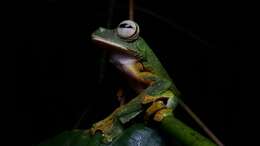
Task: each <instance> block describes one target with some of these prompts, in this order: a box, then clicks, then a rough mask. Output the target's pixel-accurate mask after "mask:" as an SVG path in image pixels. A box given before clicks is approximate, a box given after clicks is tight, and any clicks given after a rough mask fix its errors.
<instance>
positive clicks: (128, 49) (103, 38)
mask: <svg viewBox="0 0 260 146" xmlns="http://www.w3.org/2000/svg"><path fill="white" fill-rule="evenodd" d="M92 40H93V41H94V42H95V43H97V44H99V45H100V46H102V47H103V48H106V49H107V50H109V52H110V54H111V57H110V58H111V59H110V60H111V62H112V63H113V64H115V65H116V66H117V68H118V69H119V70H121V71H122V72H123V73H124V74H125V75H126V77H127V78H128V80H129V82H130V84H131V85H132V87H133V88H135V90H136V91H137V93H138V96H137V97H135V98H133V99H132V100H131V101H130V102H128V103H127V104H125V105H123V106H121V107H119V108H118V109H116V110H115V112H113V113H112V114H111V115H110V116H109V117H108V118H106V119H105V120H103V121H101V122H99V123H98V124H94V125H93V127H92V129H93V132H94V133H95V130H100V129H98V128H96V127H97V125H100V124H101V125H105V126H104V127H110V128H105V130H103V129H102V130H103V135H104V142H111V141H112V140H113V139H114V138H116V137H118V136H119V135H120V134H121V132H122V129H121V127H122V126H120V124H125V123H127V122H128V121H130V120H131V119H133V118H135V117H136V116H137V115H139V114H142V113H144V115H148V116H154V115H156V114H158V113H159V111H160V110H162V109H172V110H174V109H175V108H176V106H177V103H178V98H177V97H179V96H180V92H179V91H178V90H177V88H176V87H175V85H174V83H173V81H172V79H171V78H170V76H169V75H168V73H167V72H166V70H165V69H164V67H163V66H162V64H161V63H160V61H159V59H158V58H157V57H156V55H155V54H154V52H153V51H152V49H150V47H149V46H148V45H147V43H146V42H145V41H144V40H143V39H142V38H141V37H138V38H137V39H136V40H134V41H126V40H124V39H122V38H120V37H119V36H118V35H117V33H116V31H115V30H110V29H106V28H99V29H97V30H96V31H95V32H94V33H93V34H92ZM133 62H134V63H133ZM136 64H139V66H140V65H141V67H136ZM143 85H145V86H143ZM146 97H150V98H149V99H151V100H146V99H147V98H146ZM165 99H166V102H165ZM158 100H161V101H164V102H163V103H164V106H163V108H161V109H160V108H158V110H156V111H153V112H149V111H147V109H145V108H144V106H143V105H144V104H150V103H154V102H156V101H158ZM158 115H159V116H161V117H162V119H160V120H155V121H157V122H159V123H160V126H161V128H162V129H163V130H164V131H165V132H166V133H168V134H170V135H171V136H173V137H175V138H176V139H177V140H178V141H180V142H181V143H182V144H183V145H187V146H214V145H215V144H214V143H212V142H211V141H210V140H208V139H207V138H205V137H203V136H202V135H201V134H199V133H198V132H196V131H194V130H193V129H191V128H189V127H188V126H186V125H185V124H183V123H182V122H181V121H179V120H178V119H176V118H175V117H174V116H173V114H172V112H165V113H163V112H161V113H160V114H158ZM108 119H109V120H111V119H112V124H111V122H107V121H109V120H108ZM154 119H156V118H155V116H154ZM107 123H109V124H107ZM111 125H112V126H111ZM102 130H101V131H102Z"/></svg>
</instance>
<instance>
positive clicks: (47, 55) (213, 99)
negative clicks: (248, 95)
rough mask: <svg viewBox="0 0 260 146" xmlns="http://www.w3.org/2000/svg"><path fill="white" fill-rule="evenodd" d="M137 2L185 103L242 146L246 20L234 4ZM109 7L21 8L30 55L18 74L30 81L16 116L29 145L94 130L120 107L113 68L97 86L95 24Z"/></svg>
mask: <svg viewBox="0 0 260 146" xmlns="http://www.w3.org/2000/svg"><path fill="white" fill-rule="evenodd" d="M136 5H137V7H136V8H137V9H136V10H135V20H136V22H137V23H138V24H139V26H140V29H141V36H142V37H143V38H144V39H145V40H146V42H147V43H148V44H149V45H150V47H151V48H152V49H153V50H154V52H155V53H156V54H157V56H158V57H159V58H160V60H161V62H162V64H163V65H164V66H165V68H166V69H167V71H168V72H169V74H170V75H171V76H172V78H173V80H174V81H175V84H176V86H177V87H178V88H179V90H180V91H181V92H182V94H183V100H184V101H185V102H186V103H187V104H188V105H189V106H190V107H191V108H192V109H193V110H194V112H196V113H197V114H198V115H199V117H200V118H201V119H202V120H203V121H204V122H205V123H206V124H207V125H208V127H210V129H211V130H212V131H213V132H214V133H215V134H216V135H217V136H218V137H219V138H220V139H221V140H222V141H223V143H225V144H226V145H228V146H229V145H230V146H234V145H239V141H238V140H237V136H238V135H239V134H238V133H239V132H238V128H239V124H240V123H239V120H238V119H239V115H240V114H241V98H240V97H239V68H238V67H239V63H238V46H239V39H240V38H239V37H240V35H239V34H240V32H239V31H238V30H239V28H240V25H239V21H238V18H239V14H238V11H237V9H236V5H235V4H234V3H232V4H228V3H226V2H219V1H218V2H217V1H216V2H198V1H189V2H183V3H180V2H178V3H177V2H176V1H170V0H168V1H162V2H160V1H154V2H152V1H145V0H136ZM109 6H110V3H109V1H106V0H95V1H91V2H89V1H86V0H85V1H56V0H49V1H45V2H42V3H40V4H39V3H37V4H36V3H28V5H27V6H26V7H22V10H21V11H20V12H17V15H18V16H19V20H18V21H19V24H20V25H19V26H18V29H19V35H18V36H17V38H19V44H18V51H17V54H19V53H20V52H24V50H26V53H28V54H29V55H30V58H32V59H28V58H25V57H18V58H17V71H22V72H23V73H24V74H26V75H27V76H26V78H25V77H24V76H23V75H22V74H17V77H18V78H23V79H24V82H22V83H21V84H18V88H17V89H18V91H20V90H23V88H22V87H24V88H26V90H23V91H22V92H24V93H26V96H25V97H23V98H17V109H18V113H20V114H19V116H18V117H17V118H19V120H20V121H21V122H20V125H23V126H24V127H26V129H27V130H28V131H31V132H32V137H28V139H29V141H30V142H31V143H33V144H36V143H39V142H40V141H43V140H45V139H47V138H50V137H52V136H54V135H56V134H58V133H60V132H62V131H64V130H70V129H73V128H89V126H90V125H91V124H92V123H93V122H95V121H97V120H100V119H102V118H104V117H105V116H106V115H108V114H109V113H110V112H112V111H113V109H114V108H115V107H116V106H117V102H116V100H115V94H116V90H117V88H118V86H119V85H118V82H119V81H118V78H119V77H120V76H119V75H118V73H117V72H116V70H115V69H114V68H113V66H111V65H107V71H106V72H105V77H104V81H103V82H102V83H101V84H99V82H98V80H99V70H100V69H99V64H100V58H101V55H100V54H101V53H102V52H101V51H100V50H99V48H98V47H96V46H95V45H94V44H92V42H91V41H90V35H91V33H92V32H93V31H94V30H95V29H97V28H98V27H99V26H103V27H106V26H107V23H108V18H109V17H110V16H109ZM127 7H128V1H127V0H125V1H119V0H118V1H116V4H115V8H114V9H113V10H114V11H113V16H112V17H111V27H112V28H114V27H116V25H117V24H118V23H119V22H120V21H122V20H125V19H127V18H128V8H127ZM27 51H28V52H27ZM20 60H25V61H26V62H21V61H20ZM25 64H29V65H30V67H28V68H27V67H25ZM118 76H119V77H118ZM27 77H28V78H27ZM27 85H29V86H27ZM20 86H21V88H20ZM177 111H178V116H179V118H180V119H182V120H183V121H185V122H186V123H188V124H189V125H191V126H193V127H194V128H195V129H197V130H199V131H200V129H198V128H197V125H196V124H194V122H193V121H192V120H191V119H190V118H189V117H188V116H187V115H186V114H184V112H183V111H182V110H179V109H178V110H177ZM82 115H83V116H82ZM79 119H81V121H80V122H79ZM200 132H202V131H200ZM202 133H203V132H202Z"/></svg>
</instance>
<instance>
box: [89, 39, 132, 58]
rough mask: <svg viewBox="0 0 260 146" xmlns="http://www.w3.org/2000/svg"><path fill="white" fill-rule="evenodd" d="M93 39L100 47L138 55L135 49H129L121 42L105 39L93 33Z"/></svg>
mask: <svg viewBox="0 0 260 146" xmlns="http://www.w3.org/2000/svg"><path fill="white" fill-rule="evenodd" d="M92 41H94V43H96V44H97V45H99V46H100V47H102V48H105V49H107V50H108V51H111V52H121V53H126V54H128V55H131V56H136V53H135V52H134V51H132V50H131V49H128V48H127V47H124V46H122V45H120V44H117V43H114V42H112V41H109V40H107V39H104V38H102V37H100V36H97V35H95V34H93V35H92Z"/></svg>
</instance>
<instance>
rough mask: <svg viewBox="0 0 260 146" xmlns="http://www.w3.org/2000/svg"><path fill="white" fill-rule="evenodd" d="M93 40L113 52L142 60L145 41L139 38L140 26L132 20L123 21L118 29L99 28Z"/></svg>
mask: <svg viewBox="0 0 260 146" xmlns="http://www.w3.org/2000/svg"><path fill="white" fill-rule="evenodd" d="M92 40H93V41H94V42H95V43H97V44H98V45H100V46H101V47H103V48H105V49H108V50H109V51H111V52H121V53H127V54H129V55H132V56H135V57H138V58H139V59H142V57H143V56H142V54H143V51H144V49H143V44H144V43H145V42H144V40H143V39H142V38H141V37H140V36H139V26H138V24H137V23H135V22H134V21H131V20H125V21H122V22H121V23H120V24H119V25H118V27H117V28H116V29H106V28H103V27H100V28H98V29H97V30H96V31H95V32H93V33H92Z"/></svg>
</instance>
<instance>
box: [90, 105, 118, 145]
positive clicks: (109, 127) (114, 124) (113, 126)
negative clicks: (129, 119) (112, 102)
mask: <svg viewBox="0 0 260 146" xmlns="http://www.w3.org/2000/svg"><path fill="white" fill-rule="evenodd" d="M119 108H120V107H119ZM119 108H118V109H119ZM118 109H116V110H115V111H114V112H113V113H112V114H111V115H109V116H108V117H107V118H105V119H104V120H102V121H99V122H97V123H95V124H93V126H92V127H91V129H90V132H91V134H92V135H95V134H96V132H98V131H99V132H101V133H102V136H103V140H102V141H103V142H104V143H109V142H111V141H112V140H113V139H114V138H116V137H118V136H119V135H120V134H121V133H122V131H123V127H122V125H121V123H120V122H119V121H118V120H117V118H116V116H115V114H116V112H117V111H118Z"/></svg>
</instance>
